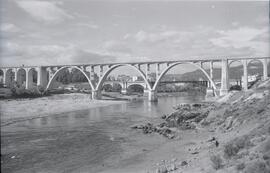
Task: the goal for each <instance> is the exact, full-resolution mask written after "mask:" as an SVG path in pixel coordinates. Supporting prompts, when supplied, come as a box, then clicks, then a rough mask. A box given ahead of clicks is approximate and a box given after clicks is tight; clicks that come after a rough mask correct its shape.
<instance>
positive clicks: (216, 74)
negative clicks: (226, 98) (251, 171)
mask: <svg viewBox="0 0 270 173" xmlns="http://www.w3.org/2000/svg"><path fill="white" fill-rule="evenodd" d="M268 69H269V70H268V75H270V72H269V71H270V65H268ZM206 72H207V73H208V74H209V69H207V70H206ZM257 73H259V74H260V75H263V68H262V65H261V64H252V65H250V66H249V67H248V74H249V75H254V74H257ZM242 75H243V67H242V66H236V67H231V68H230V69H229V76H230V79H241V77H242ZM213 78H214V80H220V78H221V68H214V69H213ZM174 79H175V80H183V81H189V80H199V79H203V80H207V78H206V76H205V75H204V74H203V72H202V71H201V70H199V69H198V70H195V71H192V72H187V73H184V74H167V75H165V77H164V79H163V80H174Z"/></svg>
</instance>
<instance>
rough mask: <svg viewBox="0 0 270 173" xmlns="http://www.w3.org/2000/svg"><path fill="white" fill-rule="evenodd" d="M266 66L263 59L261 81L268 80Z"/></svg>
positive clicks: (265, 60)
mask: <svg viewBox="0 0 270 173" xmlns="http://www.w3.org/2000/svg"><path fill="white" fill-rule="evenodd" d="M267 73H268V66H267V59H266V58H264V59H263V79H264V80H266V79H268V74H267Z"/></svg>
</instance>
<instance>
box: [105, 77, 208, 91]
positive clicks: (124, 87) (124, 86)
mask: <svg viewBox="0 0 270 173" xmlns="http://www.w3.org/2000/svg"><path fill="white" fill-rule="evenodd" d="M176 83H177V84H179V83H182V84H186V83H193V84H198V85H201V86H205V87H210V84H209V83H208V81H160V82H159V85H162V84H176ZM113 84H118V85H120V86H121V93H123V94H125V93H127V90H128V88H129V87H130V86H134V85H139V86H141V87H142V88H143V89H144V93H147V92H148V91H147V85H146V83H145V82H144V81H127V82H121V81H117V80H115V81H105V82H104V84H103V85H111V86H113ZM154 84H155V82H150V85H151V86H153V85H154Z"/></svg>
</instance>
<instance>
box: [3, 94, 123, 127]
mask: <svg viewBox="0 0 270 173" xmlns="http://www.w3.org/2000/svg"><path fill="white" fill-rule="evenodd" d="M121 103H124V101H119V100H117V101H115V100H106V101H105V100H91V99H90V95H89V94H81V93H70V94H56V95H52V96H45V97H39V98H33V99H30V98H22V99H5V100H0V106H1V126H5V125H8V124H11V123H14V122H18V121H24V120H27V119H33V118H40V117H44V116H49V115H53V114H59V113H63V112H70V111H76V110H84V109H89V108H94V107H100V106H108V105H112V104H121Z"/></svg>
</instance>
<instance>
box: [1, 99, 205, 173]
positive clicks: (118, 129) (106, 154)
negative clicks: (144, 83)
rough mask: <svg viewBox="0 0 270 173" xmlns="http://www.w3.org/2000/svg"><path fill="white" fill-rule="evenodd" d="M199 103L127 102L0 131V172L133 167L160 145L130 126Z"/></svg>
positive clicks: (160, 141) (177, 101)
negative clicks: (180, 107)
mask: <svg viewBox="0 0 270 173" xmlns="http://www.w3.org/2000/svg"><path fill="white" fill-rule="evenodd" d="M202 100H203V97H201V96H199V97H194V96H179V97H160V98H159V101H158V102H156V103H150V102H148V101H146V100H145V101H132V102H126V103H123V104H115V105H110V106H105V107H97V108H92V109H88V110H80V111H73V112H67V113H61V114H56V115H52V116H46V117H42V118H36V119H31V120H26V121H22V122H18V123H14V124H12V125H9V126H6V127H4V128H1V141H2V142H1V154H2V155H1V165H2V166H1V168H2V171H3V172H5V173H7V172H12V173H13V172H20V173H24V172H25V173H29V172H40V173H41V172H42V173H43V172H74V173H75V172H102V171H105V172H106V170H108V169H109V170H110V169H111V170H113V169H116V168H121V167H124V166H126V165H132V164H136V163H139V162H141V161H142V159H143V154H144V153H145V152H147V151H150V150H152V149H154V148H155V147H157V146H158V145H159V143H162V142H166V139H163V137H156V136H159V135H156V136H153V135H151V136H147V135H143V134H142V133H141V132H138V131H136V130H132V129H130V126H131V125H134V124H138V123H146V122H147V121H151V122H159V121H160V118H159V117H160V116H162V115H163V114H168V113H170V112H172V111H173V108H172V106H174V105H177V104H179V103H187V102H200V101H202ZM109 172H113V171H109ZM117 172H118V171H117Z"/></svg>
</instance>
